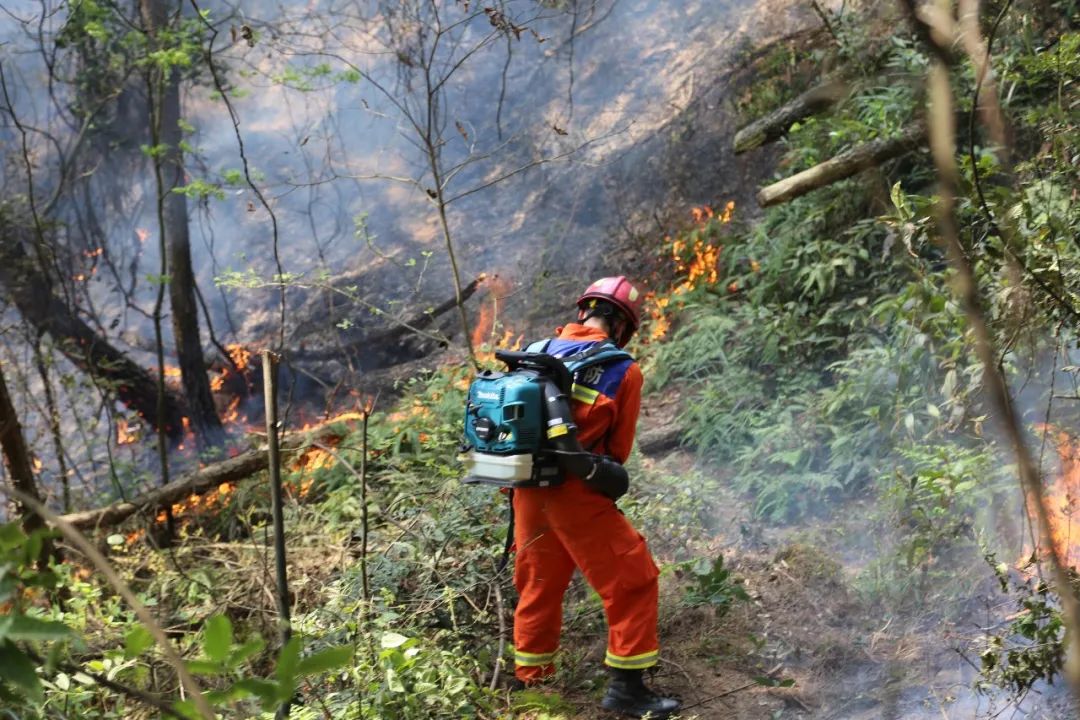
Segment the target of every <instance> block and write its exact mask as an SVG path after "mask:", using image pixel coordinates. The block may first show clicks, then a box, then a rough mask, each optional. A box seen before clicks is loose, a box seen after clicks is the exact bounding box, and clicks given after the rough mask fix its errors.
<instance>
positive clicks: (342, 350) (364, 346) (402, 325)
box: [299, 274, 487, 360]
mask: <svg viewBox="0 0 1080 720" xmlns="http://www.w3.org/2000/svg"><path fill="white" fill-rule="evenodd" d="M485 279H487V276H486V275H484V274H480V275H478V276H477V277H476V278H475V279H474V280H473V281H472V282H470V283H469V284H468V285H466V286H465V287H463V288H461V302H463V303H464V302H465V301H467V300H468V299H469V298H471V297H472V296H473V295H475V294H476V291H477V290H479V289H480V285H481V283H483V282H484V280H485ZM455 307H457V297H456V296H455V297H452V298H450V299H449V300H446V301H445V302H443V303H441V304H439V305H436V306H435V307H434V308H432V309H431V310H425V311H424V312H421V313H418V314H416V315H414V316H413V317H411V318H409V319H408V320H394V321H393V322H394V323H396V324H395V325H394V327H392V328H390V329H389V330H383V331H381V332H376V333H369V334H367V335H364V336H363V337H360V338H357V339H356V340H350V341H347V342H343V343H342V344H340V345H334V346H332V347H327V348H320V349H318V350H304V351H302V352H301V353H299V354H300V356H301V357H302V358H303V359H304V360H330V359H333V358H340V357H341V356H342V355H344V354H346V353H353V352H360V351H365V352H370V350H371V349H372V348H388V347H396V346H398V345H399V344H400V343H401V342H402V341H403V340H405V339H407V338H409V337H411V336H414V335H416V336H420V337H429V339H430V336H429V334H428V333H427V332H426V331H425V328H427V327H429V326H430V325H432V324H433V323H434V322H435V321H436V320H437V319H438V318H439V317H441V316H442V315H445V314H446V313H448V312H450V311H451V310H453V309H454V308H455Z"/></svg>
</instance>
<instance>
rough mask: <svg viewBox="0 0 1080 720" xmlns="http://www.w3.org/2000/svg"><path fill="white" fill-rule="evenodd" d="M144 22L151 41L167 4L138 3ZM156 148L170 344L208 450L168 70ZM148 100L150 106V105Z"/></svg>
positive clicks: (212, 439)
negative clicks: (158, 147) (159, 150)
mask: <svg viewBox="0 0 1080 720" xmlns="http://www.w3.org/2000/svg"><path fill="white" fill-rule="evenodd" d="M141 5H142V14H143V20H144V22H145V23H146V27H147V30H148V31H149V33H150V35H151V36H154V37H156V36H157V34H158V31H159V30H161V29H163V28H166V27H167V25H168V14H169V11H170V7H169V5H171V2H170V0H141ZM157 99H158V100H159V102H160V106H159V108H158V113H159V123H160V125H159V135H158V142H159V143H160V144H161V145H163V146H165V151H164V153H163V154H162V155H161V156H155V157H154V162H155V163H160V178H161V180H162V183H161V186H160V187H159V188H158V192H159V193H161V195H162V200H161V202H162V227H161V228H160V231H161V233H162V234H163V235H164V238H165V244H166V246H167V247H168V255H169V258H168V261H169V265H168V267H169V303H170V306H171V309H172V326H173V339H174V341H175V344H176V355H177V360H178V362H179V364H180V377H181V381H182V383H183V387H184V397H185V399H186V401H187V410H188V413H189V418H190V420H191V426H192V429H193V430H194V431H195V440H196V444H197V445H198V446H199V448H200V449H201V450H202V449H208V448H211V447H214V446H216V445H218V444H220V442H221V440H222V437H223V432H222V428H221V419H220V418H219V417H218V414H217V408H216V407H215V406H214V396H213V393H211V392H210V380H209V378H208V377H207V374H206V367H207V366H206V360H205V359H204V357H203V348H202V339H201V336H200V334H199V307H198V305H197V304H196V302H195V273H194V271H193V269H192V264H191V241H190V235H189V232H188V213H187V198H186V196H184V195H183V194H182V193H178V192H174V190H176V189H177V188H180V187H183V186H184V185H185V178H184V157H183V151H182V150H181V143H182V141H183V133H182V131H181V128H180V79H179V71H178V70H177V69H175V68H174V69H172V70H171V71H170V73H169V76H168V77H166V78H165V80H164V83H163V88H162V93H161V96H160V97H159V98H157ZM153 100H154V99H153V98H152V99H151V102H153Z"/></svg>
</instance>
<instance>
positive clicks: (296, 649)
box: [274, 637, 300, 700]
mask: <svg viewBox="0 0 1080 720" xmlns="http://www.w3.org/2000/svg"><path fill="white" fill-rule="evenodd" d="M299 662H300V638H297V637H294V638H290V639H289V642H287V643H285V645H284V646H283V647H282V648H281V652H280V653H278V661H277V667H276V668H275V669H274V676H275V677H276V678H277V681H278V687H277V692H278V695H277V697H278V700H288V699H289V698H290V697H292V694H293V692H294V691H295V690H296V666H297V665H298V664H299Z"/></svg>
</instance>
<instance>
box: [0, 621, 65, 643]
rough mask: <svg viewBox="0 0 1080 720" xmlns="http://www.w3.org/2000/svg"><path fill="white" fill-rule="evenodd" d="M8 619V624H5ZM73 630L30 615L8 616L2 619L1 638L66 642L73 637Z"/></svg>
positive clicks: (0, 626) (62, 624) (61, 624)
mask: <svg viewBox="0 0 1080 720" xmlns="http://www.w3.org/2000/svg"><path fill="white" fill-rule="evenodd" d="M4 619H7V622H6V623H5V622H3V620H4ZM71 635H72V632H71V628H69V627H68V626H67V625H65V624H64V623H61V622H54V621H52V620H39V619H38V618H35V617H30V616H28V615H8V616H6V618H0V638H7V639H9V640H64V639H66V638H69V637H71Z"/></svg>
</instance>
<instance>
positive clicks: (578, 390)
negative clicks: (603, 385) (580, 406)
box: [570, 383, 600, 405]
mask: <svg viewBox="0 0 1080 720" xmlns="http://www.w3.org/2000/svg"><path fill="white" fill-rule="evenodd" d="M570 397H571V398H573V399H574V400H577V401H578V402H583V403H585V404H586V405H592V404H593V403H595V402H596V399H597V398H598V397H600V391H599V390H593V389H592V388H590V387H585V386H584V385H578V384H577V383H574V384H573V385H572V386H571V387H570Z"/></svg>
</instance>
